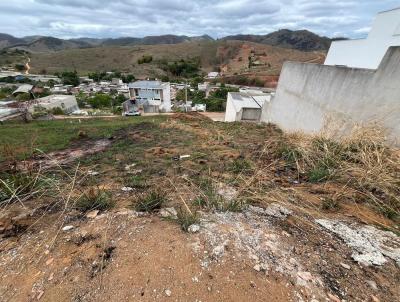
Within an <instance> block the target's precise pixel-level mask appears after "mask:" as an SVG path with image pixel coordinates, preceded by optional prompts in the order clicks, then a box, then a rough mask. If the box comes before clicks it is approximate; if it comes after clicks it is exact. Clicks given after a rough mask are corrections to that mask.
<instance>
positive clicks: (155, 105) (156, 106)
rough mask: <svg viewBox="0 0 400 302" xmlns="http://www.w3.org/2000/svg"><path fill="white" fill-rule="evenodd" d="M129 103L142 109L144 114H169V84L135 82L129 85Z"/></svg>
mask: <svg viewBox="0 0 400 302" xmlns="http://www.w3.org/2000/svg"><path fill="white" fill-rule="evenodd" d="M129 96H130V100H131V102H134V103H135V104H137V106H138V108H143V110H144V112H170V111H171V87H170V83H162V82H160V81H136V82H134V83H130V84H129Z"/></svg>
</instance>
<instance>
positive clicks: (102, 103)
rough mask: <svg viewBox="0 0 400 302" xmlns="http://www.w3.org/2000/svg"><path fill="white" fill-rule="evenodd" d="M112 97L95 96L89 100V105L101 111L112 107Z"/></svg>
mask: <svg viewBox="0 0 400 302" xmlns="http://www.w3.org/2000/svg"><path fill="white" fill-rule="evenodd" d="M111 102H112V97H111V96H109V95H108V94H103V93H98V94H96V95H95V96H93V97H91V98H89V100H88V103H89V104H90V106H92V107H93V108H94V109H101V108H107V107H111Z"/></svg>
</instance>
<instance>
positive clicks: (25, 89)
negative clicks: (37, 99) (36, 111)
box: [12, 84, 33, 96]
mask: <svg viewBox="0 0 400 302" xmlns="http://www.w3.org/2000/svg"><path fill="white" fill-rule="evenodd" d="M32 88H33V85H30V84H23V85H21V86H19V87H18V88H17V89H16V90H15V91H14V92H13V93H12V94H13V95H14V96H16V95H18V94H21V93H31V91H32Z"/></svg>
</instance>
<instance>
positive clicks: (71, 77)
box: [61, 70, 79, 86]
mask: <svg viewBox="0 0 400 302" xmlns="http://www.w3.org/2000/svg"><path fill="white" fill-rule="evenodd" d="M61 80H62V82H63V84H64V85H72V86H78V85H79V77H78V73H77V72H76V70H75V71H64V72H63V73H61Z"/></svg>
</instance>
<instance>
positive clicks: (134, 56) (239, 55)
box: [30, 41, 324, 77]
mask: <svg viewBox="0 0 400 302" xmlns="http://www.w3.org/2000/svg"><path fill="white" fill-rule="evenodd" d="M143 56H151V57H152V61H151V62H149V63H145V64H139V63H138V60H139V59H141V58H142V57H143ZM323 58H324V54H323V53H317V52H301V51H298V50H293V49H282V48H277V47H273V46H269V45H263V44H257V43H249V42H242V41H199V42H197V41H196V42H194V41H192V42H184V43H178V44H170V45H168V44H160V45H140V46H125V47H120V46H109V47H93V48H90V49H69V50H64V51H58V52H51V53H33V54H32V56H31V59H32V61H31V64H30V65H31V67H32V73H38V72H41V71H42V70H44V69H45V70H46V71H47V72H48V73H54V72H57V71H64V70H77V71H78V72H79V73H80V74H87V73H88V72H92V71H110V70H118V71H121V72H130V73H133V74H134V75H135V76H137V77H145V76H161V75H165V71H164V70H162V69H161V68H160V61H168V62H174V61H178V60H193V59H195V60H198V61H199V68H200V69H201V71H202V72H208V71H212V70H218V69H221V71H223V73H224V74H225V75H231V76H233V75H235V74H236V75H239V74H242V73H250V74H257V75H279V73H280V69H281V67H282V64H283V62H284V61H286V60H291V61H301V62H309V61H313V62H314V61H316V62H319V63H320V62H321V61H323ZM250 61H251V63H250Z"/></svg>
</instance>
